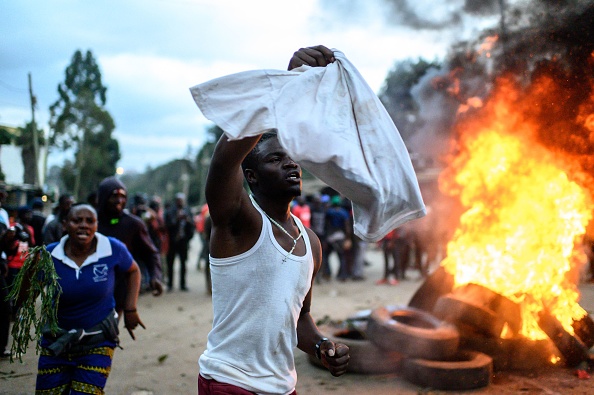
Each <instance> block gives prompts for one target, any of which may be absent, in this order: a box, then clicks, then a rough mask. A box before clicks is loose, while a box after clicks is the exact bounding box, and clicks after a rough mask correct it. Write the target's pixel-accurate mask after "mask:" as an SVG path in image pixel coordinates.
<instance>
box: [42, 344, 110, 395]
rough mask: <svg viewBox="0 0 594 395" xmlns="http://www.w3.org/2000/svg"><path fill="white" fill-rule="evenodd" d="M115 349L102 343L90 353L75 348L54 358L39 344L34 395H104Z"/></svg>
mask: <svg viewBox="0 0 594 395" xmlns="http://www.w3.org/2000/svg"><path fill="white" fill-rule="evenodd" d="M115 346H116V344H115V343H114V342H112V341H104V342H102V343H100V344H97V345H96V346H95V347H93V348H90V349H85V350H83V349H76V347H75V348H74V349H73V350H71V351H68V352H65V353H63V354H61V355H59V356H55V355H53V353H52V352H51V351H50V350H48V349H47V348H45V347H43V343H42V348H41V353H40V356H39V363H38V370H37V383H36V386H35V394H36V395H54V394H56V395H62V394H101V395H102V394H104V393H105V392H104V390H103V389H104V388H105V384H106V383H107V377H108V376H109V373H110V371H111V362H112V358H113V352H114V348H115Z"/></svg>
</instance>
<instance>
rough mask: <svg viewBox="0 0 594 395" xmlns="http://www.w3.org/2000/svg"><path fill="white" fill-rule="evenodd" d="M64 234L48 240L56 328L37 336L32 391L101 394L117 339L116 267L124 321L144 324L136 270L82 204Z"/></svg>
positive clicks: (120, 245) (124, 251)
mask: <svg viewBox="0 0 594 395" xmlns="http://www.w3.org/2000/svg"><path fill="white" fill-rule="evenodd" d="M64 228H65V231H66V236H64V237H63V238H62V239H61V240H60V241H59V242H57V243H53V244H50V245H49V246H48V247H47V250H48V251H49V252H50V253H51V256H52V259H53V262H54V267H55V269H56V273H57V275H58V277H59V280H58V282H59V283H60V286H61V287H62V293H61V295H60V299H59V303H58V312H57V316H58V326H59V327H60V331H59V332H58V333H49V332H47V333H44V335H43V337H42V340H41V346H42V350H41V355H40V357H39V364H38V372H37V383H36V393H39V394H41V393H43V394H45V393H60V394H79V393H85V394H89V393H98V394H103V393H104V390H103V389H104V387H105V384H106V382H107V377H108V376H109V372H110V370H111V362H112V357H113V352H114V349H115V347H116V346H117V344H118V341H119V339H118V319H117V314H116V313H115V310H114V307H115V299H114V296H113V291H114V282H115V274H116V272H124V273H126V276H127V277H128V289H127V295H126V304H125V309H124V324H125V327H126V329H127V330H128V332H129V333H130V336H132V338H133V339H135V337H134V333H133V330H134V329H135V328H136V327H137V326H138V325H140V326H142V327H143V328H144V324H143V323H142V321H141V320H140V317H139V316H138V313H137V311H136V301H137V298H138V289H139V287H140V271H139V270H138V265H137V264H136V262H135V261H134V260H133V259H132V256H131V255H130V253H129V252H128V250H127V249H126V247H125V246H124V244H123V243H121V242H120V241H118V240H117V239H114V238H111V237H106V236H104V235H102V234H100V233H96V231H97V213H96V211H95V209H94V208H93V207H92V206H90V205H87V204H80V205H75V206H73V207H72V208H71V209H70V212H69V213H68V215H67V217H66V219H65V222H64Z"/></svg>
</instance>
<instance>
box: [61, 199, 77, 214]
mask: <svg viewBox="0 0 594 395" xmlns="http://www.w3.org/2000/svg"><path fill="white" fill-rule="evenodd" d="M73 204H74V198H73V197H69V198H66V199H64V200H62V202H61V203H60V211H61V212H63V213H66V212H68V210H70V207H72V205H73Z"/></svg>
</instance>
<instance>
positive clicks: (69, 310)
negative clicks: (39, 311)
mask: <svg viewBox="0 0 594 395" xmlns="http://www.w3.org/2000/svg"><path fill="white" fill-rule="evenodd" d="M95 237H96V238H97V249H96V251H95V252H94V253H93V254H91V255H90V256H89V257H88V258H87V259H86V260H85V261H84V262H83V264H82V265H81V266H80V267H79V266H78V265H77V264H76V263H75V262H74V261H73V260H71V259H70V258H68V257H67V256H66V254H65V253H64V245H65V243H66V240H68V235H66V236H64V237H62V239H61V240H60V241H59V242H57V243H52V244H50V245H49V246H47V250H48V251H49V252H50V253H51V256H52V258H53V261H54V267H55V268H56V273H57V274H58V277H59V280H58V282H59V284H60V286H61V287H62V294H61V295H60V302H59V304H58V325H59V326H60V328H62V329H66V330H70V329H88V328H91V327H92V326H94V325H96V324H98V323H99V322H101V321H102V320H103V319H104V318H105V317H107V315H108V314H109V313H110V312H111V311H112V310H113V308H114V307H115V299H114V296H113V290H114V285H115V273H116V272H118V271H120V272H126V271H127V270H128V269H130V266H131V265H132V262H133V261H132V256H131V255H130V253H129V252H128V249H126V246H125V245H124V244H123V243H122V242H121V241H119V240H117V239H114V238H112V237H106V236H104V235H102V234H101V233H95Z"/></svg>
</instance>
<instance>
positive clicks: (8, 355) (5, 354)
mask: <svg viewBox="0 0 594 395" xmlns="http://www.w3.org/2000/svg"><path fill="white" fill-rule="evenodd" d="M10 357H12V353H11V352H10V351H6V350H5V351H3V352H2V354H0V358H10Z"/></svg>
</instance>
